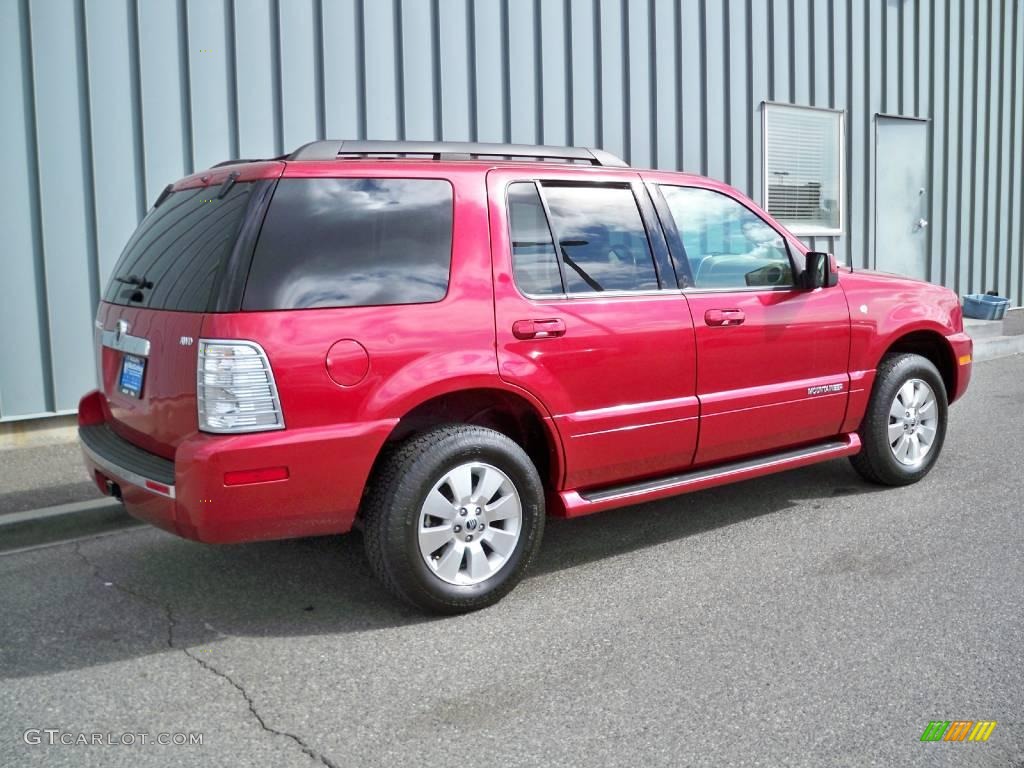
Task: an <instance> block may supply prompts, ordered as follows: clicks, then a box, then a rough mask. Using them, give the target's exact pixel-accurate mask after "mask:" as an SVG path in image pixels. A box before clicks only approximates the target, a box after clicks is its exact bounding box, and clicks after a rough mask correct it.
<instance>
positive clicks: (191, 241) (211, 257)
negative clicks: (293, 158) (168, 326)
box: [103, 183, 252, 312]
mask: <svg viewBox="0 0 1024 768" xmlns="http://www.w3.org/2000/svg"><path fill="white" fill-rule="evenodd" d="M221 189H222V188H221V187H201V188H198V189H183V190H180V191H178V192H172V193H171V194H170V196H169V197H168V198H167V199H166V200H164V201H163V202H162V203H161V204H160V205H159V206H158V207H157V208H154V209H153V210H151V211H150V212H149V213H148V214H146V217H145V218H144V219H143V220H142V223H141V224H139V226H138V229H136V230H135V234H133V235H132V238H131V240H129V241H128V245H126V246H125V249H124V252H123V253H122V254H121V258H120V259H119V260H118V262H117V266H115V267H114V272H113V276H112V277H111V279H110V283H109V285H108V286H107V290H106V294H105V295H104V297H103V298H104V300H105V301H109V302H112V303H114V304H126V305H131V306H133V307H148V308H150V309H169V310H175V311H179V312H205V311H206V310H207V308H208V305H209V303H210V292H211V291H212V290H213V284H214V282H215V280H216V278H217V276H218V274H219V272H220V270H221V267H222V266H223V264H224V261H225V259H226V258H227V256H228V254H230V253H231V248H232V246H233V245H234V243H235V238H236V237H237V236H238V230H239V227H240V226H241V223H242V219H243V218H244V217H245V209H246V206H247V205H248V202H249V194H250V190H251V189H252V184H251V183H238V184H234V185H233V186H232V187H230V188H229V189H228V191H227V192H226V194H224V196H223V197H219V196H218V195H219V193H220V192H221Z"/></svg>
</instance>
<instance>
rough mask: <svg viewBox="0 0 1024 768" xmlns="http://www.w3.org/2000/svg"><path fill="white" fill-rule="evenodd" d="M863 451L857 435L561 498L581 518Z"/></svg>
mask: <svg viewBox="0 0 1024 768" xmlns="http://www.w3.org/2000/svg"><path fill="white" fill-rule="evenodd" d="M859 451H860V438H858V437H857V435H856V434H849V435H844V436H843V437H842V438H839V439H834V440H829V441H828V442H825V443H817V444H815V445H809V446H805V447H803V448H795V449H792V450H788V451H782V452H781V453H772V454H768V455H765V456H755V457H754V458H751V459H744V460H742V461H733V462H730V463H728V464H718V465H716V466H713V467H705V468H703V469H695V470H691V471H689V472H682V473H680V474H676V475H669V476H667V477H658V478H655V479H653V480H644V481H641V482H638V483H629V484H626V485H619V486H615V487H612V488H602V489H600V490H594V491H586V490H585V491H562V492H561V493H560V494H559V496H560V497H561V501H562V504H563V505H564V508H565V516H566V517H578V516H580V515H589V514H590V513H592V512H600V511H601V510H603V509H611V508H613V507H622V506H625V505H627V504H640V503H641V502H645V501H654V500H655V499H663V498H666V497H668V496H675V495H677V494H680V493H689V492H691V491H699V490H702V489H704V488H712V487H714V486H716V485H725V484H726V483H735V482H737V481H739V480H746V479H748V478H753V477H760V476H762V475H770V474H773V473H775V472H782V471H784V470H787V469H796V468H797V467H803V466H806V465H808V464H817V463H818V462H820V461H828V460H829V459H836V458H839V457H841V456H852V455H853V454H855V453H857V452H859Z"/></svg>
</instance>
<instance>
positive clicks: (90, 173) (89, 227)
mask: <svg viewBox="0 0 1024 768" xmlns="http://www.w3.org/2000/svg"><path fill="white" fill-rule="evenodd" d="M75 45H76V47H77V51H76V61H77V64H78V68H79V71H78V109H79V113H78V117H79V131H80V134H79V142H80V143H81V147H82V149H81V152H82V187H83V189H82V195H83V196H84V198H85V206H86V209H87V210H86V216H85V255H86V261H87V264H88V272H89V299H90V304H92V306H94V307H95V306H96V305H97V304H99V300H100V277H99V271H100V263H99V244H98V238H97V234H96V231H97V227H98V224H97V221H98V216H97V213H96V181H95V179H96V158H95V155H94V153H93V141H92V99H91V97H90V93H91V92H90V89H89V46H88V41H87V40H86V20H85V0H78V3H76V5H75Z"/></svg>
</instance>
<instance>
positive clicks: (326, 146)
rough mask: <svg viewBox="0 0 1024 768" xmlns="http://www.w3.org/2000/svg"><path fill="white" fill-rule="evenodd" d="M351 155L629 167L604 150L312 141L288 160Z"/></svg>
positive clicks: (404, 142)
mask: <svg viewBox="0 0 1024 768" xmlns="http://www.w3.org/2000/svg"><path fill="white" fill-rule="evenodd" d="M351 155H357V156H358V155H401V156H406V155H424V156H426V157H429V158H431V159H433V160H472V159H476V158H491V157H496V158H497V157H502V158H522V159H527V160H567V161H581V162H585V163H589V164H590V165H600V166H608V167H613V168H628V167H629V166H628V165H627V163H626V162H625V161H623V160H622V159H621V158H619V157H617V156H615V155H613V154H612V153H611V152H605V151H604V150H603V149H585V148H583V147H551V146H543V145H532V144H498V143H489V142H456V141H351V140H349V141H338V140H327V141H313V142H310V143H309V144H304V145H303V146H301V147H299V148H298V149H296V150H295V151H294V152H292V153H291V154H290V155H288V159H289V160H336V159H338V158H339V157H346V156H351Z"/></svg>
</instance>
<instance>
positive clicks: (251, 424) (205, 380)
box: [196, 339, 284, 432]
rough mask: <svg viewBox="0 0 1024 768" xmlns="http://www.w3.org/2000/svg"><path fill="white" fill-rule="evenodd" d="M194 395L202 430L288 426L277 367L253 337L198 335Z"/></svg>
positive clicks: (254, 429) (281, 427)
mask: <svg viewBox="0 0 1024 768" xmlns="http://www.w3.org/2000/svg"><path fill="white" fill-rule="evenodd" d="M197 367H198V376H197V380H196V397H197V399H198V402H199V429H201V430H203V431H204V432H262V431H264V430H268V429H284V414H283V413H282V412H281V401H280V399H279V398H278V396H277V385H276V384H275V383H274V372H273V371H272V370H271V368H270V360H268V359H267V353H266V352H264V351H263V347H261V346H260V345H259V344H257V343H256V342H254V341H234V340H223V339H215V340H212V339H200V340H199V363H198V366H197Z"/></svg>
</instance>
